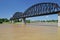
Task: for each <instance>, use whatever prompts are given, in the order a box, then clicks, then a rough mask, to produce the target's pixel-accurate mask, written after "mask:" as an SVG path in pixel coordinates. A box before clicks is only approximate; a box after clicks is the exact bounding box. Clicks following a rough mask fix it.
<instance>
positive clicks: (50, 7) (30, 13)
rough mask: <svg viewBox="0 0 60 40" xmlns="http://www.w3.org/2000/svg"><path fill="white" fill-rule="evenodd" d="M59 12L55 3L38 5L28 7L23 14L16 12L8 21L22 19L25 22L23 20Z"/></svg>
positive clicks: (58, 7) (59, 8) (59, 7)
mask: <svg viewBox="0 0 60 40" xmlns="http://www.w3.org/2000/svg"><path fill="white" fill-rule="evenodd" d="M59 12H60V6H59V5H58V4H57V3H38V4H35V5H32V6H31V7H29V8H28V9H27V10H26V11H25V12H24V13H22V12H16V13H15V14H14V15H13V17H11V18H10V20H13V19H20V18H22V19H23V21H24V22H25V18H28V17H35V16H43V15H51V14H58V13H59Z"/></svg>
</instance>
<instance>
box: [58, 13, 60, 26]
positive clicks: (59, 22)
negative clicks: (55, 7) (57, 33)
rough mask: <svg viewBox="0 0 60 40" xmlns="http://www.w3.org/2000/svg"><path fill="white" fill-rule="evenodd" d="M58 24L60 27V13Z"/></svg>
mask: <svg viewBox="0 0 60 40" xmlns="http://www.w3.org/2000/svg"><path fill="white" fill-rule="evenodd" d="M58 26H59V27H60V13H58Z"/></svg>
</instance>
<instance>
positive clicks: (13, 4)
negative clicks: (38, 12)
mask: <svg viewBox="0 0 60 40" xmlns="http://www.w3.org/2000/svg"><path fill="white" fill-rule="evenodd" d="M41 2H54V3H57V4H59V5H60V0H0V18H8V19H9V18H10V17H11V16H12V15H13V14H14V13H15V12H24V11H25V10H26V9H27V8H29V7H30V6H32V5H33V4H37V3H41ZM27 19H30V20H50V19H51V20H52V19H58V15H57V14H56V15H48V16H39V17H32V18H27Z"/></svg>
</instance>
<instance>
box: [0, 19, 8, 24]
mask: <svg viewBox="0 0 60 40" xmlns="http://www.w3.org/2000/svg"><path fill="white" fill-rule="evenodd" d="M3 22H9V20H8V19H7V18H0V24H1V23H3Z"/></svg>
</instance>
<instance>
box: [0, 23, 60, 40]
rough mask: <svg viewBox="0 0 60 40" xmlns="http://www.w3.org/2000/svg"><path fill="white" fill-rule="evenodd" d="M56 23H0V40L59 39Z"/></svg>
mask: <svg viewBox="0 0 60 40" xmlns="http://www.w3.org/2000/svg"><path fill="white" fill-rule="evenodd" d="M59 31H60V30H59V28H58V26H57V24H56V23H45V24H44V23H43V25H42V24H41V23H31V24H26V25H22V24H0V40H60V38H59V37H60V36H59V35H60V32H59Z"/></svg>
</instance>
